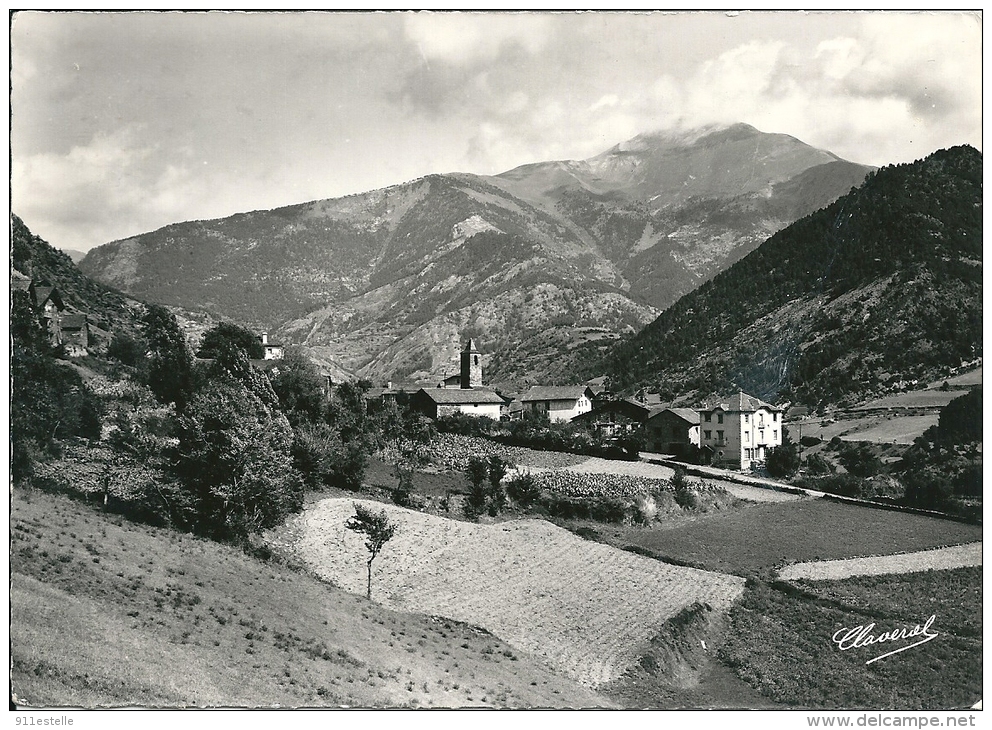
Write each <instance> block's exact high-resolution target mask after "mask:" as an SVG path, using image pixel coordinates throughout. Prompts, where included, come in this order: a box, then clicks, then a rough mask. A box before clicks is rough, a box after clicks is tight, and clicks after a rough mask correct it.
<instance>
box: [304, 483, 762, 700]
mask: <svg viewBox="0 0 992 730" xmlns="http://www.w3.org/2000/svg"><path fill="white" fill-rule="evenodd" d="M369 504H370V506H372V507H374V508H376V509H385V510H386V511H387V512H388V513H389V515H390V517H391V518H392V519H393V520H395V521H396V522H397V523H398V524H399V530H398V533H397V535H396V537H394V538H393V540H392V541H390V542H389V543H388V544H387V546H386V547H385V548H384V549H383V552H382V554H381V555H380V557H379V558H378V559H377V561H376V563H375V566H374V575H373V586H372V592H373V598H374V599H375V600H376V601H379V602H381V603H382V604H384V605H386V606H388V607H390V608H395V609H399V610H405V611H418V612H422V613H429V614H438V615H442V616H446V617H449V618H453V619H456V620H459V621H464V622H467V623H471V624H474V625H478V626H482V627H483V628H485V629H487V630H489V631H491V632H493V633H494V634H496V635H497V636H499V637H500V638H502V639H504V640H505V641H507V642H508V643H509V644H511V645H512V646H514V647H516V648H518V649H521V650H523V651H527V652H530V653H532V654H535V655H537V656H540V657H543V658H544V659H545V660H546V661H547V662H548V663H549V664H550V665H551V666H552V667H554V668H555V669H557V670H560V671H562V672H563V673H565V674H566V675H567V676H569V677H572V678H574V679H576V680H578V681H579V682H581V683H582V684H584V685H587V686H597V685H599V684H602V683H604V682H608V681H610V680H612V679H615V678H616V677H618V676H619V675H620V674H621V673H622V672H623V671H624V669H625V668H626V667H627V666H629V665H630V663H631V662H633V661H634V660H635V659H636V657H637V656H638V650H639V647H641V646H642V645H643V644H644V643H645V642H646V641H648V639H649V638H650V637H651V636H652V635H653V634H654V633H655V632H656V631H657V629H658V627H660V626H661V625H662V624H663V623H664V622H665V621H666V620H667V619H669V618H671V617H672V616H674V615H675V614H677V613H678V612H679V611H681V610H682V609H684V608H686V607H687V606H689V605H691V604H692V603H695V602H701V603H707V604H709V605H710V606H712V607H713V608H714V609H715V610H725V609H727V608H728V607H729V606H730V604H731V603H732V602H733V600H734V599H735V598H736V597H737V596H738V595H740V593H741V591H742V590H743V585H744V581H743V580H742V579H740V578H736V577H732V576H726V575H719V574H716V573H710V572H705V571H700V570H693V569H690V568H682V567H678V566H674V565H667V564H665V563H661V562H659V561H655V560H651V559H649V558H644V557H641V556H638V555H633V554H630V553H627V552H624V551H620V550H617V549H615V548H612V547H610V546H608V545H602V544H598V543H593V542H588V541H585V540H582V539H581V538H578V537H576V536H574V535H572V534H570V533H569V532H567V531H566V530H563V529H561V528H559V527H556V526H554V525H551V524H549V523H547V522H544V521H540V520H519V521H511V522H500V523H497V524H473V523H465V522H458V521H454V520H449V519H444V518H441V517H435V516H432V515H425V514H421V513H418V512H412V511H410V510H405V509H402V508H399V507H395V506H392V505H382V504H378V503H369ZM353 512H354V508H353V500H347V499H328V500H325V501H323V502H321V503H319V504H317V505H315V506H314V507H313V508H312V509H309V510H307V511H306V512H305V513H304V514H303V515H301V516H300V517H299V518H297V520H298V522H299V524H300V525H301V527H302V529H301V530H300V533H301V534H300V536H299V538H298V539H297V540H296V543H295V547H296V554H297V555H298V556H299V558H300V559H301V560H302V561H303V562H304V563H305V564H306V565H307V566H308V567H309V568H310V569H311V570H312V571H313V572H314V573H315V574H317V575H318V576H320V577H322V578H324V579H325V580H328V581H331V582H333V583H334V584H335V585H339V586H341V587H342V588H345V589H346V590H348V591H351V592H353V593H364V592H365V587H366V586H365V580H366V573H365V559H366V551H365V548H364V545H363V543H362V541H361V538H360V537H359V536H357V535H355V534H354V533H352V532H350V531H348V530H346V529H345V528H344V522H345V520H346V519H347V518H348V517H350V516H351V515H352V514H353Z"/></svg>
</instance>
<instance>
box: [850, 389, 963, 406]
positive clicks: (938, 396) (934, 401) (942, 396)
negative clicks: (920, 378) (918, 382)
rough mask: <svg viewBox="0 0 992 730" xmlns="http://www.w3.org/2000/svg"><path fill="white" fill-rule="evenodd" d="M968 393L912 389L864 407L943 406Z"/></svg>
mask: <svg viewBox="0 0 992 730" xmlns="http://www.w3.org/2000/svg"><path fill="white" fill-rule="evenodd" d="M967 393H968V391H967V390H911V391H909V392H906V393H893V394H891V395H887V396H884V397H882V398H878V399H877V400H873V401H871V402H870V403H865V404H864V405H863V406H862V408H943V407H944V406H946V405H947V404H948V403H950V402H951V401H952V400H954V399H955V398H960V397H961V396H962V395H965V394H967ZM855 410H857V409H855Z"/></svg>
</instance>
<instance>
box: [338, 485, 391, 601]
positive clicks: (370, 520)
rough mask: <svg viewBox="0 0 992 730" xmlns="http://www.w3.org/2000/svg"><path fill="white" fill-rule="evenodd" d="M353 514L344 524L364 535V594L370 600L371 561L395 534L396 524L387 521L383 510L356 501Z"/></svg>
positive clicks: (387, 518)
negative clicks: (366, 579)
mask: <svg viewBox="0 0 992 730" xmlns="http://www.w3.org/2000/svg"><path fill="white" fill-rule="evenodd" d="M354 506H355V514H354V515H353V516H351V517H349V518H348V521H347V522H345V523H344V526H345V527H347V528H348V529H349V530H352V531H353V532H357V533H359V534H360V535H365V549H366V550H368V551H369V559H368V562H367V563H366V566H367V568H368V590H367V592H366V596H367V597H368V599H369V600H370V601H371V600H372V561H373V560H375V558H376V556H377V555H378V554H379V552H380V551H381V550H382V548H383V546H385V544H386V543H387V542H389V541H390V540H391V539H392V538H393V535H395V534H396V527H397V526H396V524H395V523H393V522H390V521H389V517H388V516H387V515H386V511H385V510H381V511H379V512H376V511H374V510H372V509H370V508H368V507H365V506H363V505H361V504H359V503H358V502H355V503H354Z"/></svg>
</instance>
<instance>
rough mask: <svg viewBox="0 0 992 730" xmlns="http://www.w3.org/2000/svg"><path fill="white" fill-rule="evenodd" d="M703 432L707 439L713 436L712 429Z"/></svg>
mask: <svg viewBox="0 0 992 730" xmlns="http://www.w3.org/2000/svg"><path fill="white" fill-rule="evenodd" d="M703 433H704V435H705V438H706V439H707V440H708V439H711V438H713V432H712V431H704V432H703Z"/></svg>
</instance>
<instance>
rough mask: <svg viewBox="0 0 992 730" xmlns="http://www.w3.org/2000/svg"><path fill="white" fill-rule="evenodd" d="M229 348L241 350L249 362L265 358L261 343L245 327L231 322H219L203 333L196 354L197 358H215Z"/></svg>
mask: <svg viewBox="0 0 992 730" xmlns="http://www.w3.org/2000/svg"><path fill="white" fill-rule="evenodd" d="M230 346H234V347H237V348H238V349H240V350H243V351H244V353H245V355H246V356H247V357H248V359H249V360H261V359H262V358H263V357H265V350H264V349H263V348H262V341H261V340H260V339H259V338H258V337H257V336H256V335H255V333H254V332H252V331H251V330H250V329H248V328H246V327H242V326H241V325H238V324H234V323H233V322H221V323H220V324H218V325H216V326H215V327H213V328H211V329H209V330H207V331H206V333H204V335H203V340H201V342H200V349H199V351H198V352H197V355H198V356H199V357H204V358H211V357H217V356H218V355H219V354H220V353H221V352H223V351H224V350H225V349H227V348H228V347H230Z"/></svg>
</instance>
